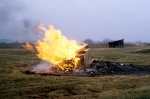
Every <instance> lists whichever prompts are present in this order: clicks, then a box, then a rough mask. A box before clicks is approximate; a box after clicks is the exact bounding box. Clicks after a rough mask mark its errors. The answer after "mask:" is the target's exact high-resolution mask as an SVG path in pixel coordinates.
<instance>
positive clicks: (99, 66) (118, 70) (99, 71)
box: [23, 60, 150, 76]
mask: <svg viewBox="0 0 150 99" xmlns="http://www.w3.org/2000/svg"><path fill="white" fill-rule="evenodd" d="M23 72H24V73H25V74H40V75H44V76H46V75H50V76H96V75H112V74H115V75H117V74H123V75H128V74H150V66H143V65H134V64H124V63H118V62H110V61H100V60H93V62H92V63H91V64H90V65H89V66H87V67H84V68H83V69H79V70H75V71H67V72H66V71H61V70H59V69H57V68H55V67H52V66H49V64H48V63H40V64H38V65H35V66H33V67H32V68H28V69H27V70H25V71H23Z"/></svg>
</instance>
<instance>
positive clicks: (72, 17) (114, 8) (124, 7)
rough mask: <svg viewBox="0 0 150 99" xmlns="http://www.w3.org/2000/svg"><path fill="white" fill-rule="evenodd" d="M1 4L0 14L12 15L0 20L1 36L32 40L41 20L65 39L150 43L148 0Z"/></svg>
mask: <svg viewBox="0 0 150 99" xmlns="http://www.w3.org/2000/svg"><path fill="white" fill-rule="evenodd" d="M7 1H8V2H7ZM2 5H5V6H3V10H4V11H3V10H1V9H0V17H4V18H5V17H9V16H10V15H11V18H5V20H4V18H3V19H2V18H1V19H0V21H3V22H2V23H0V29H1V30H2V31H4V32H0V38H12V39H18V40H21V39H25V40H31V39H32V37H33V36H34V35H33V34H32V33H31V32H30V30H31V29H32V27H34V25H35V24H38V23H42V24H45V25H46V26H47V25H48V24H53V25H54V26H55V27H57V28H58V29H60V30H61V31H62V32H63V34H64V35H66V36H67V37H68V38H70V39H77V40H80V41H82V40H84V39H86V38H91V39H93V40H95V41H102V40H103V39H105V38H109V39H113V40H117V39H122V38H124V39H125V40H126V41H138V40H141V41H146V42H150V0H1V1H0V8H1V7H2ZM6 6H7V8H6ZM12 8H13V9H12ZM14 8H15V9H14ZM6 9H8V11H7V10H6ZM5 10H6V11H7V12H8V13H5V16H4V15H3V13H4V12H5ZM2 12H3V13H2ZM12 13H13V14H12ZM8 20H9V21H8ZM12 20H13V22H12ZM16 20H17V22H16ZM22 20H23V21H22ZM24 20H26V21H24ZM5 21H6V22H5ZM28 21H29V22H28ZM11 22H12V23H15V24H13V26H12V23H11ZM21 22H23V23H24V25H23V26H21V24H22V23H21ZM4 23H5V24H6V25H5V27H3V26H4V25H3V24H4ZM10 23H11V24H10ZM25 23H27V26H26V25H25ZM28 23H29V24H28ZM8 24H9V25H8ZM15 25H16V26H15ZM28 25H29V26H28ZM6 26H7V28H6ZM12 27H13V29H12ZM16 28H19V31H16ZM22 28H23V29H22ZM9 30H11V31H9ZM22 31H23V32H22ZM20 32H21V33H20ZM26 32H28V33H26ZM30 34H31V35H32V36H31V35H30ZM16 35H17V36H16ZM23 35H24V36H23ZM22 36H23V37H22ZM28 37H29V38H30V39H28ZM33 38H34V37H33Z"/></svg>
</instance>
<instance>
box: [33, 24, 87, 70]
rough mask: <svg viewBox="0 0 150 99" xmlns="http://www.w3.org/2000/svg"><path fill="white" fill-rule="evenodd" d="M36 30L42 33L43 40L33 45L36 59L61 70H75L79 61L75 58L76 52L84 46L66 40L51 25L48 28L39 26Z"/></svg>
mask: <svg viewBox="0 0 150 99" xmlns="http://www.w3.org/2000/svg"><path fill="white" fill-rule="evenodd" d="M38 28H39V29H40V30H42V31H44V38H43V39H41V40H38V41H37V42H36V44H35V48H36V50H37V52H38V53H37V55H38V57H39V58H40V59H42V60H44V61H47V62H48V63H49V64H53V65H54V66H56V67H58V68H59V69H61V70H64V71H70V70H75V69H76V68H77V67H78V63H79V60H80V58H79V57H77V52H78V51H79V50H81V49H82V48H84V47H85V45H81V44H78V42H77V41H75V40H69V39H67V38H66V37H65V36H63V35H62V33H61V31H60V30H58V29H55V28H54V26H52V25H50V26H49V27H48V28H45V27H44V26H43V25H39V26H38Z"/></svg>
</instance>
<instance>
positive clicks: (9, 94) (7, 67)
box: [0, 46, 150, 99]
mask: <svg viewBox="0 0 150 99" xmlns="http://www.w3.org/2000/svg"><path fill="white" fill-rule="evenodd" d="M148 48H150V47H148V46H144V47H140V46H139V47H126V48H123V49H122V48H115V49H113V48H93V49H91V52H90V54H91V56H92V58H96V59H101V60H110V61H117V62H125V63H126V62H127V63H134V64H143V65H150V54H146V53H136V51H138V50H144V49H148ZM40 61H41V60H40V59H38V58H37V57H36V55H35V54H33V53H30V52H28V51H26V50H24V49H22V48H9V47H8V46H7V48H4V47H3V48H0V98H1V99H4V98H8V99H20V98H21V99H22V98H25V99H28V98H50V99H64V98H66V99H69V98H70V99H95V98H98V99H150V75H107V76H103V75H101V76H97V77H78V76H41V75H38V74H35V75H27V74H24V73H22V71H23V70H25V69H26V68H27V67H31V66H33V65H35V64H38V63H39V62H40Z"/></svg>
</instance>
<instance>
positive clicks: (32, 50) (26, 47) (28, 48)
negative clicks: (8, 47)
mask: <svg viewBox="0 0 150 99" xmlns="http://www.w3.org/2000/svg"><path fill="white" fill-rule="evenodd" d="M23 47H24V48H25V49H27V50H29V51H31V52H34V51H35V50H34V47H33V46H32V45H31V44H29V43H25V44H24V45H23Z"/></svg>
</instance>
